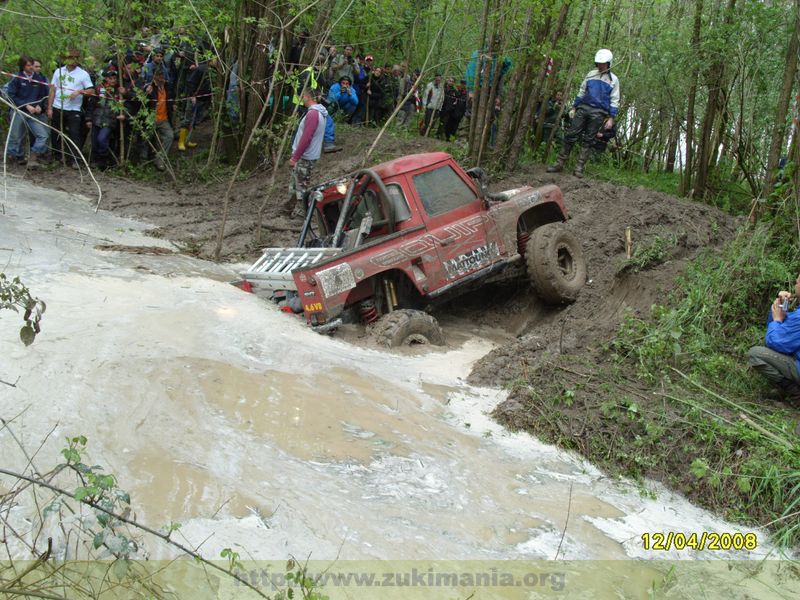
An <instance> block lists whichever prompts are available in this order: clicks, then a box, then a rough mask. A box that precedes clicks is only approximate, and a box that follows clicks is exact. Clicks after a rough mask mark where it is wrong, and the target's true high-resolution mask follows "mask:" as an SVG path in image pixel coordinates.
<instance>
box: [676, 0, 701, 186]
mask: <svg viewBox="0 0 800 600" xmlns="http://www.w3.org/2000/svg"><path fill="white" fill-rule="evenodd" d="M694 7H695V8H694V26H693V27H692V43H691V47H692V53H693V56H694V59H695V66H694V67H693V68H692V76H691V83H690V85H689V100H688V103H687V107H686V164H685V165H684V167H683V179H682V180H681V190H680V191H681V195H682V196H686V195H687V194H688V193H689V190H690V189H691V185H692V176H693V174H694V173H693V168H694V106H695V102H696V101H697V79H698V78H699V76H700V65H699V61H700V57H699V56H698V53H699V52H700V28H701V26H702V23H703V0H695V5H694Z"/></svg>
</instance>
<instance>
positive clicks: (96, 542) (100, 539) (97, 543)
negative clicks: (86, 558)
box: [92, 530, 108, 550]
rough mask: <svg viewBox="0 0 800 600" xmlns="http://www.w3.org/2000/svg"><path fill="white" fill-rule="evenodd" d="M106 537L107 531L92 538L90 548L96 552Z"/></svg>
mask: <svg viewBox="0 0 800 600" xmlns="http://www.w3.org/2000/svg"><path fill="white" fill-rule="evenodd" d="M107 535H108V531H106V530H103V531H101V532H100V533H98V534H96V535H95V536H94V541H92V546H94V549H95V550H97V549H98V548H99V547H100V546H102V545H103V542H105V541H106V536H107Z"/></svg>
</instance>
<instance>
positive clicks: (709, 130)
mask: <svg viewBox="0 0 800 600" xmlns="http://www.w3.org/2000/svg"><path fill="white" fill-rule="evenodd" d="M735 7H736V0H729V3H728V8H727V10H726V11H725V25H726V26H728V25H730V23H731V21H732V19H733V11H734V9H735ZM727 62H728V59H727V56H725V52H724V50H723V51H718V53H717V56H716V57H715V59H714V61H713V63H712V64H711V65H710V67H709V70H708V76H707V80H706V81H707V84H706V85H707V86H708V102H707V103H706V111H705V114H704V115H703V124H702V128H701V131H702V133H701V135H700V145H699V147H698V150H697V155H698V159H697V170H696V175H695V181H694V190H693V193H692V196H693V197H694V198H696V199H701V198H704V197H705V196H706V193H707V192H708V181H709V176H710V174H711V171H712V170H713V167H714V164H713V161H712V159H711V157H712V155H713V154H714V153H715V152H716V146H715V137H716V136H715V135H714V125H715V123H716V120H717V114H718V113H719V111H720V107H721V106H722V99H723V96H724V94H723V87H724V86H725V76H726V69H725V65H726V64H727Z"/></svg>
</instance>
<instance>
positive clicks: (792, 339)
mask: <svg viewBox="0 0 800 600" xmlns="http://www.w3.org/2000/svg"><path fill="white" fill-rule="evenodd" d="M794 295H795V297H800V276H798V278H797V280H796V281H795V284H794ZM791 296H792V294H791V292H787V291H785V290H781V291H780V292H778V296H777V298H775V301H774V302H773V303H772V306H771V307H770V313H769V316H768V317H767V335H766V337H765V346H753V347H752V348H750V350H749V351H748V353H747V362H748V364H749V365H750V366H751V367H753V368H754V369H755V370H756V371H758V372H759V373H760V374H761V375H762V376H764V377H765V378H766V379H767V380H768V381H769V382H770V383H772V384H773V385H775V386H776V387H777V388H778V389H779V390H780V392H781V395H782V397H783V399H784V400H787V401H789V402H790V403H792V404H798V405H800V310H792V311H790V310H789V298H790V297H791Z"/></svg>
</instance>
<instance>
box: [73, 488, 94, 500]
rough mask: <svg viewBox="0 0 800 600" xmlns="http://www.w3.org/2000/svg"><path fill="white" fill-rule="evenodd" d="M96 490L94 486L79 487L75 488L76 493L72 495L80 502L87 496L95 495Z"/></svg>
mask: <svg viewBox="0 0 800 600" xmlns="http://www.w3.org/2000/svg"><path fill="white" fill-rule="evenodd" d="M95 491H96V490H95V489H94V488H88V487H79V488H78V489H76V490H75V493H74V494H73V495H72V497H73V498H75V500H77V501H78V502H80V501H81V500H83V499H84V498H87V497H88V496H93V495H94V493H95Z"/></svg>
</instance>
